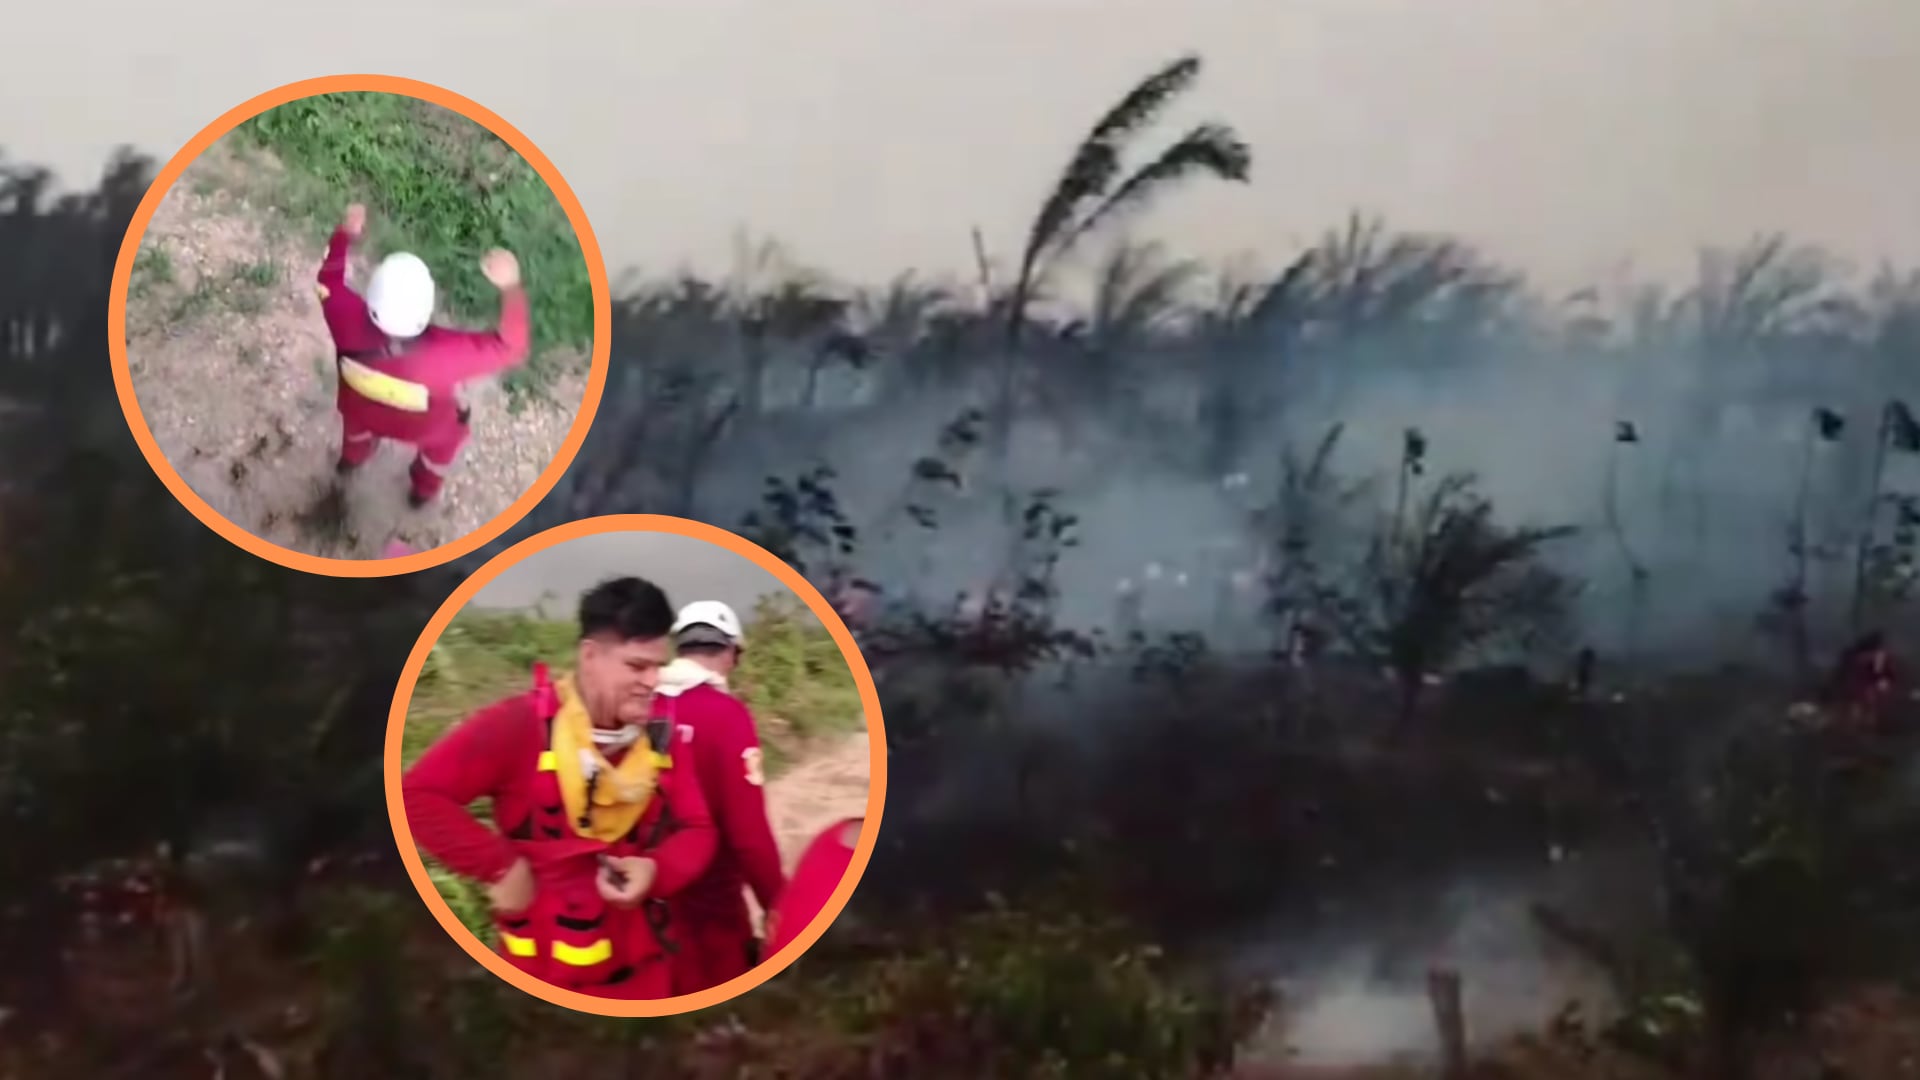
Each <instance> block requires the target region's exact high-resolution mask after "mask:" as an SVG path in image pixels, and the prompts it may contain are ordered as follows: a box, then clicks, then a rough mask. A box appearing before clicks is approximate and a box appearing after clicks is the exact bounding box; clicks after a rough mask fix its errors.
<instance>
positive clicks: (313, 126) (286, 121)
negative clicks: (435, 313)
mask: <svg viewBox="0 0 1920 1080" xmlns="http://www.w3.org/2000/svg"><path fill="white" fill-rule="evenodd" d="M235 136H236V138H237V140H238V141H239V142H240V143H241V145H243V146H252V147H255V148H259V149H264V150H267V151H269V152H271V153H272V155H273V156H274V158H275V159H276V160H278V161H279V162H280V164H281V165H282V166H284V167H285V170H286V172H287V175H286V176H285V177H282V178H278V179H280V180H282V181H283V183H281V184H279V185H278V186H279V188H280V189H279V190H276V191H275V192H274V193H273V195H274V200H275V203H274V204H275V205H276V206H278V207H280V208H281V209H283V210H284V211H286V212H287V213H288V214H290V215H292V216H293V217H294V218H296V219H298V220H301V221H304V222H306V223H307V224H308V225H309V226H310V235H311V237H313V238H317V239H321V240H323V239H324V238H325V236H326V235H327V234H328V233H330V232H331V231H332V229H333V227H334V226H335V225H337V224H338V223H339V220H340V216H341V214H342V212H343V211H344V210H345V209H346V207H347V205H348V204H349V203H352V202H362V203H365V204H366V206H367V208H368V212H369V220H368V226H367V238H366V244H367V249H368V253H369V254H371V255H373V256H375V257H380V256H383V255H386V254H388V253H391V252H394V251H411V252H413V253H415V254H417V255H419V256H420V257H421V258H422V259H425V260H426V262H427V264H428V265H429V266H431V267H433V271H434V276H435V278H436V280H437V281H438V282H439V284H440V288H441V291H442V296H443V304H444V307H445V310H446V311H447V313H448V314H449V315H450V316H451V317H452V318H453V319H454V320H455V321H457V322H460V323H463V324H467V325H473V326H490V325H492V324H493V322H494V321H495V320H496V319H497V318H498V317H499V299H498V294H497V293H496V292H495V290H494V288H493V286H491V285H490V284H488V283H487V281H486V279H485V278H484V277H482V276H481V273H480V265H479V264H480V257H481V255H482V254H484V253H485V252H486V251H487V250H489V249H491V248H495V247H504V248H506V249H508V250H510V251H512V252H513V253H514V254H515V255H517V256H518V257H519V259H520V268H521V276H522V277H523V278H524V279H525V281H526V284H527V294H528V298H529V300H530V302H531V304H532V309H533V356H534V357H535V360H534V361H533V362H530V363H528V364H526V365H524V366H522V367H521V368H519V369H516V371H514V372H513V373H511V374H510V375H509V376H508V378H507V380H506V383H507V387H508V389H509V391H511V392H513V393H514V394H515V395H516V397H518V396H520V395H521V394H524V393H525V392H527V391H531V390H536V389H541V388H543V387H544V386H545V385H546V384H547V383H549V382H550V381H551V379H552V378H553V377H554V375H555V374H556V373H557V371H558V368H556V366H555V364H554V362H553V361H552V360H551V358H550V357H548V355H547V354H548V353H549V352H551V351H553V350H564V351H565V352H566V353H569V354H572V353H578V354H580V355H585V354H587V353H588V352H590V351H591V346H592V339H593V289H592V285H591V284H590V283H589V281H588V277H587V264H586V259H585V257H584V256H583V255H582V254H581V251H580V242H579V238H578V237H577V236H576V235H575V234H574V231H573V225H572V223H571V222H569V221H568V220H567V216H566V212H565V211H564V210H562V209H561V207H560V203H559V200H558V199H556V198H555V197H554V194H553V192H552V190H551V189H549V188H548V187H547V185H546V182H545V181H543V180H542V179H541V178H540V176H539V174H538V173H537V172H535V171H534V169H533V167H532V166H531V165H530V164H528V163H527V161H526V159H524V158H522V157H521V156H520V155H519V154H518V153H516V152H515V151H514V150H513V148H512V147H510V146H508V145H506V144H505V143H504V142H502V141H501V140H500V139H498V138H496V137H495V136H494V135H493V134H492V133H491V132H489V131H487V130H486V129H485V128H484V127H482V126H480V125H479V124H476V123H474V122H472V121H470V120H468V119H466V118H465V117H462V116H460V115H458V114H456V113H453V112H450V111H448V110H445V109H442V108H440V107H438V106H436V105H432V104H429V103H427V102H424V101H419V100H417V99H414V98H409V97H405V96H402V95H396V94H382V93H366V92H356V93H340V94H322V95H318V96H315V97H308V98H302V99H300V100H298V101H293V102H289V103H287V104H285V105H282V106H280V107H279V108H276V109H272V110H269V111H267V112H265V113H262V114H260V115H259V116H256V117H254V118H253V119H251V120H248V121H247V122H246V123H244V124H242V125H241V126H240V127H239V128H238V129H236V131H235Z"/></svg>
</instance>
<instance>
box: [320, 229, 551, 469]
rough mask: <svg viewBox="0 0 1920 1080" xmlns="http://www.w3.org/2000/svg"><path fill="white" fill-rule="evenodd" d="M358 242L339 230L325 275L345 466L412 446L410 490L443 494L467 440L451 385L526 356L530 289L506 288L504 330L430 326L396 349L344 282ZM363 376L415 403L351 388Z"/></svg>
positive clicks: (323, 292) (324, 305)
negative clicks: (394, 446) (387, 448)
mask: <svg viewBox="0 0 1920 1080" xmlns="http://www.w3.org/2000/svg"><path fill="white" fill-rule="evenodd" d="M352 248H353V238H352V237H351V236H349V235H348V234H347V232H346V230H345V229H336V230H334V233H333V239H332V240H330V241H329V242H328V243H327V260H326V262H324V263H322V264H320V275H319V281H320V311H321V314H323V315H324V316H325V317H326V320H327V330H328V331H329V332H330V333H332V335H333V347H334V349H335V350H336V351H337V352H338V353H339V357H338V358H337V364H338V367H339V370H340V375H341V378H340V380H339V383H340V390H339V394H338V396H337V397H336V399H335V404H336V407H337V408H338V409H339V410H340V428H341V434H340V439H341V442H340V466H341V468H343V469H350V468H353V467H355V466H357V465H360V464H362V463H364V462H365V461H366V460H367V459H368V458H369V457H372V456H373V452H374V450H375V449H376V448H377V447H378V446H379V443H380V440H381V439H393V440H395V441H397V442H403V443H407V444H409V445H411V446H413V447H414V448H415V450H417V451H418V453H417V454H416V455H415V457H414V461H413V468H412V471H411V474H410V479H411V480H412V484H413V494H414V497H415V498H416V499H418V500H421V501H425V500H427V499H431V498H433V497H434V496H435V495H438V494H439V493H440V488H441V486H442V485H443V484H444V483H445V482H446V476H447V472H448V471H449V470H450V469H451V468H452V467H453V461H454V458H455V457H456V456H458V454H459V453H460V447H461V446H462V445H464V444H465V443H466V441H467V421H466V417H465V415H464V412H463V410H462V409H461V407H460V402H459V400H458V399H457V398H456V397H455V396H454V391H455V389H456V388H457V387H458V386H459V385H460V384H461V383H463V382H467V381H469V380H472V379H477V378H480V377H482V376H485V375H492V374H494V373H496V372H500V371H504V370H506V369H507V368H510V367H512V366H514V365H515V364H518V363H519V362H520V361H521V360H523V359H525V358H526V355H527V348H528V344H529V341H530V333H531V330H530V323H529V319H528V311H527V294H526V292H525V291H524V290H522V289H520V288H518V287H515V288H512V289H507V290H505V291H504V292H502V293H501V294H500V327H499V329H498V330H495V331H470V330H448V329H445V328H443V327H438V326H430V327H428V328H427V330H426V332H425V333H423V334H421V335H420V336H419V337H417V338H414V339H413V340H411V341H408V342H405V343H404V344H403V345H401V346H400V348H399V350H398V351H395V349H394V347H393V345H392V343H391V342H390V341H389V339H388V338H387V335H386V334H384V333H382V332H381V330H380V328H379V327H377V326H375V325H374V323H373V318H372V317H371V316H370V315H369V314H368V313H367V302H366V300H364V299H363V298H362V297H361V296H360V294H359V293H356V292H354V291H353V289H352V288H351V287H349V286H348V285H347V255H348V254H349V252H350V251H351V250H352ZM366 372H371V376H370V378H371V379H373V380H375V381H378V382H383V383H385V384H386V385H388V386H392V387H395V388H396V390H397V392H398V393H399V394H400V395H402V396H406V397H409V398H411V399H412V400H409V401H407V402H406V403H405V404H401V405H396V404H390V403H388V402H386V401H381V400H376V399H375V398H373V397H369V396H367V394H366V393H363V392H361V391H360V390H357V389H355V388H354V386H352V385H350V382H349V380H350V379H353V378H356V377H359V378H366V377H368V376H365V374H364V373H366Z"/></svg>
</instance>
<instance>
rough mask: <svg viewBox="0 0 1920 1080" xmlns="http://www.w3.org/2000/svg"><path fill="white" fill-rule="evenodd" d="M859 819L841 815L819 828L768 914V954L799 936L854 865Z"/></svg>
mask: <svg viewBox="0 0 1920 1080" xmlns="http://www.w3.org/2000/svg"><path fill="white" fill-rule="evenodd" d="M863 820H864V819H862V818H843V819H842V820H840V821H836V822H834V823H833V824H832V825H829V826H827V827H826V829H824V830H822V831H821V833H820V835H818V836H816V837H814V838H813V842H812V843H811V844H808V845H807V850H806V851H805V852H803V853H802V854H801V856H800V861H799V863H797V864H796V865H795V866H794V868H793V880H792V881H789V882H787V890H786V892H785V894H783V895H782V896H781V898H780V904H779V906H777V907H775V908H774V909H773V912H772V914H770V915H768V916H767V955H768V956H772V955H773V954H774V953H777V952H779V951H780V950H781V949H783V948H785V947H786V945H787V943H788V942H790V941H792V940H793V939H794V938H797V937H799V936H800V933H801V931H803V930H805V929H806V928H807V924H809V923H811V922H813V919H814V916H816V915H818V914H820V910H821V909H822V908H824V907H826V906H827V901H828V900H829V899H831V898H832V896H833V890H835V889H837V888H839V887H840V880H841V879H842V878H844V877H846V876H847V868H848V867H849V866H852V865H853V849H854V847H855V846H856V845H858V844H859V843H860V826H861V824H862V823H863Z"/></svg>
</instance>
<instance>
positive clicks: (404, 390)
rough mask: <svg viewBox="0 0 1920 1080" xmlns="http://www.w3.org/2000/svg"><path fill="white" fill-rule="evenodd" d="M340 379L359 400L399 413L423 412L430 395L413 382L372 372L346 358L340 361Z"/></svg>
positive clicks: (379, 372)
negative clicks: (362, 398)
mask: <svg viewBox="0 0 1920 1080" xmlns="http://www.w3.org/2000/svg"><path fill="white" fill-rule="evenodd" d="M340 380H341V381H342V382H344V383H346V384H347V385H348V386H351V387H353V390H354V393H357V394H359V395H360V396H361V397H364V398H368V399H370V400H373V401H377V402H379V403H380V404H382V405H386V406H390V407H392V408H395V409H399V410H401V411H402V412H412V413H421V412H426V411H427V401H428V399H429V397H430V396H431V395H429V393H428V392H427V388H426V387H425V386H422V385H421V384H419V383H417V382H409V381H407V380H406V379H401V378H396V377H394V376H392V375H388V374H386V373H385V372H381V371H375V370H373V369H372V368H370V367H368V366H367V365H365V364H363V363H361V362H360V361H358V360H355V359H353V358H352V357H347V356H343V357H341V358H340Z"/></svg>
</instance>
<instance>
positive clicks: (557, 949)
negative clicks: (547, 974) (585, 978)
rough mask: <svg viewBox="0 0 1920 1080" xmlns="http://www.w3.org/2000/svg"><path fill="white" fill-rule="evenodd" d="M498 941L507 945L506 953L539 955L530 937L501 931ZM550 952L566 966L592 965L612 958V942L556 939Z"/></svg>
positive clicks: (605, 939)
mask: <svg viewBox="0 0 1920 1080" xmlns="http://www.w3.org/2000/svg"><path fill="white" fill-rule="evenodd" d="M500 943H501V944H502V945H505V946H506V947H507V953H508V954H509V955H511V956H518V957H521V958H523V959H531V958H532V957H535V956H538V955H540V948H539V946H538V945H536V944H534V941H533V939H532V938H524V937H520V936H519V935H517V934H509V933H506V932H504V931H503V932H502V933H501V934H500ZM551 952H552V954H553V958H554V959H555V960H558V961H560V962H561V963H563V964H565V965H567V966H568V967H592V966H594V965H595V964H604V963H606V962H607V961H608V960H611V959H613V942H612V941H611V940H609V939H607V938H601V939H600V940H598V941H596V942H594V943H593V944H591V945H569V944H568V943H566V942H564V941H556V942H554V943H553V948H552V950H551Z"/></svg>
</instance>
